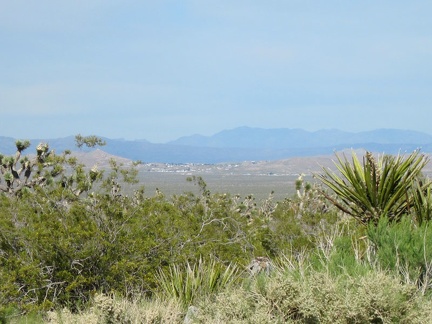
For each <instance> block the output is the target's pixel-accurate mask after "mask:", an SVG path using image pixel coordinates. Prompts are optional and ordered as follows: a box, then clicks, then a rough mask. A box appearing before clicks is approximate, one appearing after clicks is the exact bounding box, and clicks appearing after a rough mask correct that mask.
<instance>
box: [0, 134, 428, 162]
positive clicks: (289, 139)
mask: <svg viewBox="0 0 432 324" xmlns="http://www.w3.org/2000/svg"><path fill="white" fill-rule="evenodd" d="M104 140H105V141H106V143H107V145H106V146H104V147H102V148H101V149H102V150H103V151H104V152H106V153H109V154H111V155H114V156H119V157H123V158H127V159H131V160H141V161H143V162H165V163H220V162H240V161H263V160H268V161H270V160H279V159H285V158H290V157H307V156H317V155H329V154H333V152H334V151H341V150H344V149H351V148H352V149H365V150H369V151H373V152H380V153H388V154H396V153H398V152H412V151H413V150H415V149H418V148H421V149H422V151H423V152H425V153H431V152H432V136H431V135H429V134H425V133H421V132H415V131H409V130H397V129H378V130H373V131H368V132H358V133H352V132H344V131H340V130H336V129H330V130H320V131H316V132H309V131H305V130H302V129H287V128H279V129H262V128H250V127H239V128H235V129H231V130H224V131H221V132H219V133H217V134H215V135H213V136H203V135H192V136H186V137H181V138H179V139H177V140H175V141H171V142H168V143H166V144H155V143H150V142H148V141H146V140H134V141H130V140H124V139H109V138H104ZM14 142H15V139H13V138H10V137H1V136H0V153H3V154H13V153H14V152H15V145H14ZM39 142H47V143H48V144H49V145H50V147H51V148H53V149H55V150H56V152H57V153H59V152H62V151H64V150H66V149H70V150H75V151H78V149H77V148H76V147H75V138H74V136H69V137H65V138H57V139H33V140H31V143H32V146H31V147H30V148H29V149H28V151H29V152H34V147H35V146H36V145H37V144H38V143H39ZM80 151H83V152H86V151H92V150H90V149H82V150H80Z"/></svg>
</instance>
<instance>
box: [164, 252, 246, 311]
mask: <svg viewBox="0 0 432 324" xmlns="http://www.w3.org/2000/svg"><path fill="white" fill-rule="evenodd" d="M239 275H240V270H239V268H238V266H236V265H233V264H229V265H228V266H226V267H223V266H221V265H220V264H219V263H218V262H216V261H215V260H212V261H210V262H208V263H206V262H204V261H203V260H202V259H199V262H198V263H196V264H193V265H191V264H190V263H186V265H184V266H181V265H177V264H174V265H172V266H170V267H169V270H168V272H164V271H159V273H158V276H157V277H158V280H159V282H160V286H161V289H162V294H163V295H165V297H168V298H171V299H174V300H176V301H179V302H180V303H181V304H182V305H185V306H189V305H191V304H192V303H194V302H195V301H196V300H197V299H199V298H200V299H202V298H204V297H206V296H210V295H211V294H214V293H217V292H219V291H220V290H222V289H227V288H228V287H230V286H232V285H233V284H235V283H236V282H237V281H238V280H239Z"/></svg>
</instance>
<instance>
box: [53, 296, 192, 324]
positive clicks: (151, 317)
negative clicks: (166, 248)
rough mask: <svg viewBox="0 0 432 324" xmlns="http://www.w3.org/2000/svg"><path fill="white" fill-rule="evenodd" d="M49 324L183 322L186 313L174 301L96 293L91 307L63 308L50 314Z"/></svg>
mask: <svg viewBox="0 0 432 324" xmlns="http://www.w3.org/2000/svg"><path fill="white" fill-rule="evenodd" d="M45 317H46V319H45V322H46V323H53V324H56V323H62V324H80V323H88V324H101V323H103V324H108V323H119V324H126V323H155V324H156V323H160V324H162V323H182V320H183V317H184V312H183V309H182V306H181V305H180V304H178V303H176V302H175V301H174V300H166V301H163V300H160V299H157V298H153V299H151V300H149V299H145V298H142V297H139V296H134V298H132V299H125V298H120V297H118V296H116V295H105V294H96V295H95V296H94V298H93V299H92V302H91V307H89V308H87V309H85V310H82V311H79V312H76V313H72V312H71V311H70V310H69V309H67V308H63V309H60V310H57V311H49V312H47V314H46V316H45Z"/></svg>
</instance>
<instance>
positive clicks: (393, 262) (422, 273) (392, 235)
mask: <svg viewBox="0 0 432 324" xmlns="http://www.w3.org/2000/svg"><path fill="white" fill-rule="evenodd" d="M367 233H368V237H369V239H370V241H371V243H372V247H373V252H374V253H373V255H372V262H376V263H377V264H378V265H379V266H380V267H381V268H383V269H387V270H392V271H395V272H398V273H400V275H401V276H402V278H403V279H404V280H406V281H408V282H412V283H414V284H416V285H418V286H419V287H421V288H422V291H423V292H425V291H426V289H428V287H430V284H431V283H432V278H431V276H432V272H431V269H432V261H431V260H432V228H431V226H430V223H429V222H423V223H422V224H421V225H420V226H418V225H416V224H415V223H414V222H413V220H412V219H411V218H409V217H404V218H402V220H401V221H400V223H397V224H392V223H389V220H388V219H387V218H382V219H380V221H379V222H378V224H377V226H369V227H368V231H367Z"/></svg>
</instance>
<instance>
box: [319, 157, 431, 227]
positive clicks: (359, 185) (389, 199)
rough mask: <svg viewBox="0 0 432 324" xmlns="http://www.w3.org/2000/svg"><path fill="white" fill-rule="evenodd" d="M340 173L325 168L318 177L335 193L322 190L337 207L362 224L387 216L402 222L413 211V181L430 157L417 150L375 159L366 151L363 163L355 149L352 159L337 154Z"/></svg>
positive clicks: (375, 221) (391, 219)
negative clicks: (402, 218)
mask: <svg viewBox="0 0 432 324" xmlns="http://www.w3.org/2000/svg"><path fill="white" fill-rule="evenodd" d="M336 157H337V163H336V162H335V166H336V167H337V170H338V171H339V173H336V172H333V171H331V170H330V169H326V168H323V171H324V173H323V174H319V175H317V178H318V179H319V180H321V182H322V183H323V184H324V185H325V186H327V187H328V188H329V189H330V190H331V191H333V192H334V193H335V194H336V197H334V196H331V195H329V194H327V193H326V192H323V194H324V195H325V196H326V198H327V199H329V200H330V201H331V202H332V203H333V204H334V205H335V206H336V207H337V208H339V209H340V210H341V211H343V212H345V213H346V214H348V215H351V216H353V217H354V218H355V219H357V220H358V221H360V222H361V223H363V224H367V223H370V222H373V223H377V222H378V220H379V219H380V218H381V217H383V216H386V217H388V219H389V220H390V221H399V220H400V219H401V217H402V215H404V214H408V213H409V212H410V208H411V207H412V204H413V199H412V196H413V185H414V181H415V180H416V179H418V178H419V176H420V175H421V170H422V169H423V167H424V166H425V165H426V164H427V163H428V161H429V159H428V158H427V157H426V156H425V155H423V154H420V152H419V151H418V150H417V151H414V152H413V153H411V154H410V155H408V156H407V157H404V156H401V155H397V156H393V155H383V156H381V157H379V158H378V161H376V160H375V158H374V156H373V155H372V153H370V152H366V154H365V156H364V157H363V163H361V162H360V160H359V159H358V158H357V155H356V154H355V153H354V152H352V158H351V162H350V161H349V159H348V158H347V157H346V156H345V155H343V158H342V157H340V156H339V155H337V154H336Z"/></svg>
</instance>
